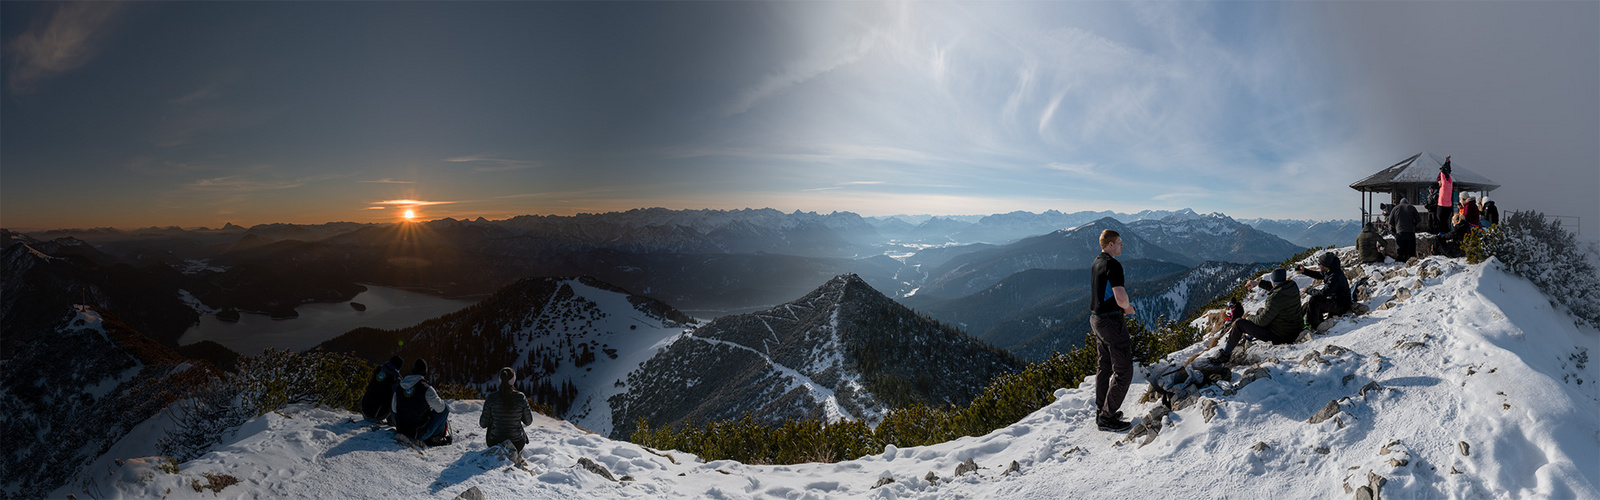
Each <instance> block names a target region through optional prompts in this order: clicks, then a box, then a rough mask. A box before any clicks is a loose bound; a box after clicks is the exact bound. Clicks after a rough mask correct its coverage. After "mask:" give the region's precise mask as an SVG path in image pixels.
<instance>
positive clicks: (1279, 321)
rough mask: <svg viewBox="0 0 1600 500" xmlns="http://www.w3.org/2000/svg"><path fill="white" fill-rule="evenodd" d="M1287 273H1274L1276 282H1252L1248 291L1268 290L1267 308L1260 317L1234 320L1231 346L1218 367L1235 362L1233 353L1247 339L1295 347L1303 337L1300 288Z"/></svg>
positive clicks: (1220, 357)
mask: <svg viewBox="0 0 1600 500" xmlns="http://www.w3.org/2000/svg"><path fill="white" fill-rule="evenodd" d="M1288 275H1289V272H1288V270H1286V269H1274V270H1272V279H1271V280H1269V281H1265V282H1263V281H1257V280H1250V281H1249V282H1248V283H1246V284H1245V286H1247V287H1251V288H1254V287H1260V288H1261V289H1263V290H1267V291H1268V292H1269V293H1268V294H1267V305H1266V307H1265V308H1264V309H1262V310H1261V312H1260V313H1257V314H1255V315H1254V316H1250V317H1248V318H1241V319H1237V320H1234V322H1233V325H1232V326H1231V327H1229V328H1228V340H1227V344H1225V345H1223V346H1222V352H1220V353H1218V354H1217V356H1216V357H1214V358H1212V360H1211V361H1212V362H1213V363H1216V364H1223V363H1226V362H1227V361H1228V360H1229V359H1232V358H1233V349H1234V347H1237V346H1238V345H1239V343H1240V342H1242V341H1244V336H1246V335H1248V336H1250V338H1253V339H1256V340H1262V341H1266V342H1271V343H1273V344H1292V343H1294V341H1295V339H1296V338H1298V337H1299V336H1300V330H1302V329H1303V327H1304V323H1302V322H1301V321H1302V318H1303V317H1304V314H1303V313H1302V311H1301V307H1300V285H1299V284H1296V283H1295V282H1294V281H1293V280H1290V279H1289V276H1288Z"/></svg>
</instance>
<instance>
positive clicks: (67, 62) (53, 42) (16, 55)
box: [5, 2, 122, 94]
mask: <svg viewBox="0 0 1600 500" xmlns="http://www.w3.org/2000/svg"><path fill="white" fill-rule="evenodd" d="M53 6H54V10H53V11H51V12H50V14H49V15H48V19H46V20H44V21H42V22H39V21H36V22H34V23H33V25H32V26H30V27H29V28H28V30H27V31H25V32H23V33H22V34H21V35H17V37H16V38H15V39H12V40H11V41H10V42H9V43H7V44H6V47H5V51H6V53H7V54H8V55H10V56H11V60H12V64H11V69H10V71H9V72H8V73H9V74H8V75H7V78H6V80H7V83H8V84H9V85H10V86H11V91H12V92H15V93H18V94H26V93H30V92H33V91H34V90H35V89H37V87H38V86H39V84H40V83H42V82H43V81H44V80H48V79H50V78H52V77H55V76H57V75H60V74H62V73H66V72H68V71H72V70H74V69H77V68H78V67H80V66H83V65H84V64H87V63H88V62H89V61H90V60H92V59H94V56H95V54H97V53H98V52H99V50H100V41H101V40H102V39H103V35H104V32H105V30H106V28H107V27H108V26H107V25H108V24H109V23H110V22H111V20H112V19H113V18H114V17H116V13H117V11H118V10H121V8H122V5H121V4H120V3H116V2H62V3H58V4H53Z"/></svg>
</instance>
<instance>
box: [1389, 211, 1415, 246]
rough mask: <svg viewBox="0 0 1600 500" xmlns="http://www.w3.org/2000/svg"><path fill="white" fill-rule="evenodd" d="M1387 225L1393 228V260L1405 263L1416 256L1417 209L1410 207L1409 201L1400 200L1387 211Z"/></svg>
mask: <svg viewBox="0 0 1600 500" xmlns="http://www.w3.org/2000/svg"><path fill="white" fill-rule="evenodd" d="M1389 224H1390V227H1393V228H1394V242H1395V256H1394V260H1397V261H1400V262H1405V261H1407V260H1410V259H1411V258H1412V257H1415V256H1416V255H1417V207H1413V206H1411V203H1410V200H1407V199H1405V198H1401V199H1400V203H1397V204H1395V206H1394V208H1391V209H1389Z"/></svg>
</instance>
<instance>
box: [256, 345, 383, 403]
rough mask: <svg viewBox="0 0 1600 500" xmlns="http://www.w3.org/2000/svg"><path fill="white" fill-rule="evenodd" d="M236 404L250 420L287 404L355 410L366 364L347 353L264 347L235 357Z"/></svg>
mask: <svg viewBox="0 0 1600 500" xmlns="http://www.w3.org/2000/svg"><path fill="white" fill-rule="evenodd" d="M238 368H239V374H238V376H237V377H235V378H234V379H233V380H234V382H235V384H236V385H237V386H238V388H239V404H240V406H241V407H242V408H243V409H244V410H245V411H246V412H248V413H249V414H250V416H259V415H265V414H266V413H267V412H270V411H273V410H278V409H281V408H283V407H285V406H288V405H290V404H293V403H314V404H319V405H322V406H328V407H332V408H342V409H346V410H351V411H360V403H361V393H362V392H364V391H365V390H366V387H367V378H368V377H369V376H370V375H372V370H373V366H372V363H368V362H367V361H366V360H363V359H361V358H357V357H355V356H351V355H348V354H338V353H330V352H323V351H312V352H308V353H295V352H291V351H286V350H279V349H268V350H266V351H265V352H262V353H261V354H260V355H258V356H250V357H246V358H240V359H239V366H238Z"/></svg>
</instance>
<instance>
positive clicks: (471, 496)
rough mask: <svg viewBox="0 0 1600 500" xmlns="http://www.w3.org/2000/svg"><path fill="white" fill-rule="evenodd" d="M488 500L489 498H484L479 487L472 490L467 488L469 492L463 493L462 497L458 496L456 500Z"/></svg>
mask: <svg viewBox="0 0 1600 500" xmlns="http://www.w3.org/2000/svg"><path fill="white" fill-rule="evenodd" d="M486 498H488V497H485V496H483V490H480V489H478V487H477V486H473V487H471V488H467V491H463V492H461V494H460V495H456V498H455V500H485V499H486Z"/></svg>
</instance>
